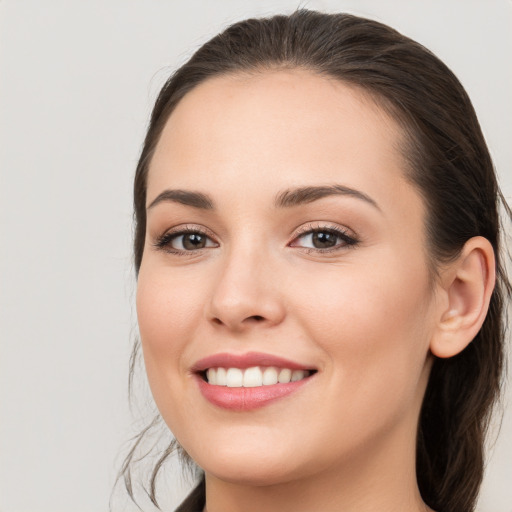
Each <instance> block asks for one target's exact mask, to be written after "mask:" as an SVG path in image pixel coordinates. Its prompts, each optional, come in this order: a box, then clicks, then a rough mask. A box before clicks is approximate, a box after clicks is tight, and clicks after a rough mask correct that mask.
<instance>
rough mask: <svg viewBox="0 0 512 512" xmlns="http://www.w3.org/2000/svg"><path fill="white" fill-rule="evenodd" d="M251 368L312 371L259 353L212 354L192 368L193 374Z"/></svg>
mask: <svg viewBox="0 0 512 512" xmlns="http://www.w3.org/2000/svg"><path fill="white" fill-rule="evenodd" d="M253 366H277V367H278V368H289V369H290V370H314V369H315V368H313V367H311V366H307V365H304V364H301V363H297V362H295V361H291V360H290V359H285V358H283V357H279V356H274V355H272V354H264V353H261V352H247V353H245V354H229V353H220V354H213V355H211V356H208V357H205V358H203V359H200V360H199V361H197V362H196V363H195V364H194V366H193V367H192V371H193V372H195V373H199V372H204V371H205V370H207V369H208V368H240V369H245V368H251V367H253Z"/></svg>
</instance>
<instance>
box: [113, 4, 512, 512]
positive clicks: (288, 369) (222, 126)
mask: <svg viewBox="0 0 512 512" xmlns="http://www.w3.org/2000/svg"><path fill="white" fill-rule="evenodd" d="M500 198H501V193H500V191H499V188H498V186H497V183H496V178H495V174H494V170H493V166H492V162H491V159H490V156H489V153H488V150H487V148H486V146H485V142H484V139H483V136H482V134H481V130H480V128H479V125H478V121H477V119H476V116H475V113H474V110H473V108H472V106H471V103H470V101H469V99H468V97H467V95H466V93H465V92H464V90H463V88H462V86H461V85H460V84H459V82H458V81H457V79H456V78H455V77H454V75H453V74H452V73H451V72H450V71H449V69H448V68H446V66H445V65H444V64H442V63H441V62H440V61H439V60H438V59H437V58H436V57H435V56H433V55H432V54H431V53H430V52H429V51H428V50H426V49H425V48H423V47H422V46H421V45H419V44H417V43H415V42H413V41H411V40H410V39H408V38H406V37H404V36H402V35H400V34H399V33H397V32H396V31H394V30H392V29H390V28H389V27H386V26H384V25H382V24H379V23H377V22H374V21H370V20H365V19H362V18H357V17H354V16H349V15H343V14H337V15H328V14H321V13H316V12H311V11H304V10H302V11H297V12H296V13H294V14H292V15H291V16H288V17H287V16H275V17H273V18H269V19H261V20H247V21H244V22H240V23H237V24H235V25H233V26H232V27H229V28H228V29H227V30H226V31H225V32H224V33H222V34H220V35H219V36H217V37H215V38H213V39H212V40H211V41H209V42H208V43H206V44H205V45H204V46H203V47H202V48H201V49H200V50H199V51H198V52H197V53H196V54H195V55H194V56H193V57H192V58H191V59H190V61H189V62H188V63H186V64H185V65H184V66H183V67H182V68H181V69H179V70H178V71H177V72H176V73H175V74H174V75H173V76H172V77H171V78H170V79H169V81H168V82H167V83H166V84H165V86H164V87H163V89H162V91H161V93H160V96H159V98H158V100H157V102H156V105H155V108H154V111H153V114H152V117H151V123H150V126H149V129H148V133H147V136H146V140H145V143H144V147H143V150H142V154H141V157H140V161H139V165H138V168H137V173H136V177H135V216H136V231H135V244H134V245H135V247H134V248H135V264H136V270H137V274H138V290H137V312H138V320H139V328H140V334H141V343H142V349H143V353H144V361H145V365H146V370H147V373H148V379H149V383H150V386H151V390H152V393H153V396H154V398H155V402H156V404H157V406H158V408H159V411H160V414H161V416H162V418H163V419H164V421H165V422H166V423H167V425H168V426H169V428H170V430H171V431H172V432H173V434H174V435H175V436H176V439H177V441H178V443H179V445H180V448H179V449H180V450H182V451H184V452H185V453H186V454H188V455H187V456H189V457H190V458H191V459H192V460H193V461H194V462H195V463H196V464H197V465H198V467H200V468H201V470H200V472H199V484H198V486H197V488H196V489H195V490H194V491H193V493H192V494H191V495H190V496H189V498H188V499H187V500H186V502H185V503H184V504H183V505H182V506H181V507H180V509H179V510H182V511H185V510H187V511H191V510H193V511H197V510H208V512H218V511H221V512H224V511H238V510H240V511H242V510H243V511H251V510H268V511H272V510H280V511H281V510H294V511H302V510H304V511H306V510H322V511H338V510H343V511H352V510H354V511H356V510H357V511H358V512H364V511H366V510H368V511H370V510H404V511H405V510H407V511H411V512H412V511H415V512H416V511H418V512H419V511H425V510H435V511H437V512H441V511H450V512H457V511H460V512H463V511H464V512H467V511H470V510H473V509H474V505H475V501H476V497H477V494H478V488H479V485H480V482H481V479H482V472H483V455H482V454H483V442H484V436H485V431H486V426H487V422H488V418H489V414H490V411H491V406H492V405H493V403H494V401H495V400H496V398H497V395H498V390H499V386H500V377H501V370H502V359H503V340H504V332H503V331H504V325H503V311H504V298H505V296H506V295H507V294H510V290H511V287H510V283H509V281H508V280H507V277H506V275H505V272H504V270H503V266H502V264H501V261H500V222H499V215H498V203H499V200H500ZM503 204H504V205H505V203H504V201H503ZM505 207H506V205H505ZM507 211H508V212H509V213H510V210H508V209H507ZM142 437H143V435H142ZM142 437H141V439H142ZM172 449H173V446H171V447H169V448H168V449H167V450H166V451H165V452H164V453H163V455H162V457H161V458H160V460H159V461H158V463H157V464H156V466H155V471H154V473H153V478H152V482H153V484H152V488H151V495H152V499H153V500H154V501H156V494H155V487H154V482H155V478H156V475H157V473H158V470H159V468H160V467H161V464H162V463H163V461H164V460H165V458H166V457H167V455H168V454H169V453H170V452H171V451H172ZM134 453H135V451H132V453H131V454H130V456H129V457H128V459H127V461H126V463H125V466H124V468H123V474H124V477H125V482H126V483H127V487H128V488H129V489H130V485H131V482H130V463H131V462H132V459H133V458H134Z"/></svg>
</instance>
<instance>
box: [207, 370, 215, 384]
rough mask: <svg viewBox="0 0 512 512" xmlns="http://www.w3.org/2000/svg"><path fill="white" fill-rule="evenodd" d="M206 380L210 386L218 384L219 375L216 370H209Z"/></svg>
mask: <svg viewBox="0 0 512 512" xmlns="http://www.w3.org/2000/svg"><path fill="white" fill-rule="evenodd" d="M206 378H207V379H208V382H209V383H210V384H217V375H216V372H215V369H214V368H208V371H207V372H206Z"/></svg>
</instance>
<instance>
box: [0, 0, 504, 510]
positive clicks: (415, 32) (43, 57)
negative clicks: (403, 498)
mask: <svg viewBox="0 0 512 512" xmlns="http://www.w3.org/2000/svg"><path fill="white" fill-rule="evenodd" d="M298 6H302V7H308V8H312V9H320V10H327V11H348V12H351V13H354V14H359V15H363V16H367V17H371V18H374V19H377V20H379V21H383V22H385V23H388V24H390V25H391V26H393V27H395V28H397V29H398V30H400V31H402V32H403V33H405V34H406V35H408V36H410V37H412V38H414V39H416V40H418V41H420V42H421V43H423V44H424V45H426V46H427V47H429V48H430V49H431V50H433V51H434V52H435V53H436V54H437V55H438V56H439V57H441V59H443V60H444V61H445V62H446V63H447V64H448V65H449V66H450V67H451V68H452V69H453V70H454V72H455V73H456V74H457V76H458V77H459V78H460V80H461V81H462V83H463V84H464V86H465V87H466V89H467V90H468V92H469V95H470V96H471V98H472V100H473V102H474V105H475V108H476V110H477V113H478V114H479V118H480V121H481V124H482V126H483V130H484V133H485V135H486V138H487V141H488V143H489V146H490V149H491V152H492V154H493V157H494V159H495V164H496V167H497V169H498V172H499V175H500V180H501V184H502V187H503V190H504V192H505V195H506V196H508V197H509V198H510V197H511V196H512V169H511V164H512V141H511V134H512V130H511V119H512V100H511V92H510V91H512V64H511V63H512V2H511V1H510V0H473V1H471V0H437V1H434V0H429V1H428V2H424V1H414V0H408V1H406V0H403V1H398V0H389V1H386V0H359V1H356V0H352V1H350V0H338V1H334V0H333V1H327V0H325V1H320V0H318V1H313V0H312V1H304V0H303V1H301V2H300V4H299V0H290V1H288V0H273V1H267V0H252V1H251V0H216V1H214V0H202V1H201V0H186V1H172V0H83V1H80V0H31V1H29V0H0V166H1V167H0V172H1V174H0V339H1V345H0V512H64V511H66V512H69V511H73V512H86V511H87V512H91V511H98V512H102V511H106V510H108V501H109V496H110V491H111V488H112V485H113V483H114V480H115V476H116V472H117V470H118V467H119V463H120V460H121V458H120V457H121V455H120V454H121V453H123V450H124V449H125V448H126V444H125V443H126V440H127V439H128V437H130V436H131V435H132V434H133V433H134V431H135V428H136V427H134V426H133V422H132V416H131V414H130V410H129V406H128V397H127V374H128V358H129V353H130V346H131V341H132V337H133V334H134V333H135V332H136V318H135V314H134V309H133V294H134V289H135V283H134V278H133V269H132V263H131V253H130V250H131V249H130V242H131V220H132V209H131V201H132V198H131V182H132V178H133V173H134V167H135V164H136V160H137V157H138V152H139V150H140V146H141V142H142V138H143V136H144V130H145V127H146V123H147V119H148V115H149V113H150V109H151V106H152V102H153V101H154V99H155V95H156V93H157V91H158V89H159V87H160V86H161V85H162V84H163V82H164V80H165V79H166V77H167V76H168V75H169V73H170V72H171V71H172V70H173V69H174V68H176V67H177V66H178V65H179V64H181V63H183V62H184V61H185V59H186V58H187V56H189V55H190V54H191V52H192V51H193V50H195V49H197V47H198V46H199V45H200V44H201V43H202V42H204V41H205V40H207V39H208V38H209V37H211V36H213V35H214V34H215V33H217V32H218V31H219V30H220V29H222V28H223V27H225V26H226V25H227V24H229V23H232V22H234V21H237V20H239V19H242V18H245V17H248V16H255V15H269V14H272V13H277V12H286V13H289V12H291V11H292V10H294V9H295V8H296V7H298ZM509 387H510V386H509ZM510 396H511V395H510V391H509V395H508V397H510ZM506 400H508V402H507V403H508V405H507V406H506V412H505V416H504V419H503V424H502V428H501V435H500V437H499V440H498V442H497V444H496V445H495V447H494V449H493V450H492V453H491V457H490V462H489V466H488V470H487V475H486V479H485V483H484V486H483V490H482V495H481V500H480V507H479V510H480V511H482V512H512V410H511V409H512V405H511V404H510V401H511V400H510V398H508V399H506ZM507 407H508V408H507ZM175 480H176V481H179V478H178V477H176V478H175ZM183 492H185V490H183V489H181V490H177V491H176V495H175V496H174V497H172V500H174V501H173V502H174V503H175V504H176V503H177V501H178V500H179V499H180V498H181V496H182V495H183ZM180 493H181V494H180ZM125 505H126V507H125V508H122V509H123V510H136V509H135V507H131V508H130V506H129V504H125ZM119 510H121V508H119ZM115 512H117V509H115Z"/></svg>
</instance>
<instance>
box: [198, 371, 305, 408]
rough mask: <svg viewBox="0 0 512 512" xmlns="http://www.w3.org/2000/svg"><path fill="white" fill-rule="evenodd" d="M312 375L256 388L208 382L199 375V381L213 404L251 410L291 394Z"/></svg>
mask: <svg viewBox="0 0 512 512" xmlns="http://www.w3.org/2000/svg"><path fill="white" fill-rule="evenodd" d="M311 378H312V377H306V378H305V379H301V380H297V381H295V382H289V383H287V384H272V385H270V386H257V387H254V388H243V387H241V388H229V387H227V386H214V385H212V384H208V382H206V381H205V380H203V379H202V378H201V377H200V376H199V375H198V376H197V381H198V384H199V389H200V390H201V393H202V394H203V396H204V397H205V398H206V400H208V401H209V402H210V403H212V404H213V405H216V406H217V407H222V408H223V409H229V410H231V411H251V410H253V409H258V408H260V407H264V406H265V405H268V404H270V403H272V402H274V401H276V400H279V399H280V398H284V397H286V396H288V395H291V394H292V393H294V392H295V391H297V390H298V389H299V388H301V387H302V386H303V385H304V384H305V383H306V382H308V381H309V380H311Z"/></svg>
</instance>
